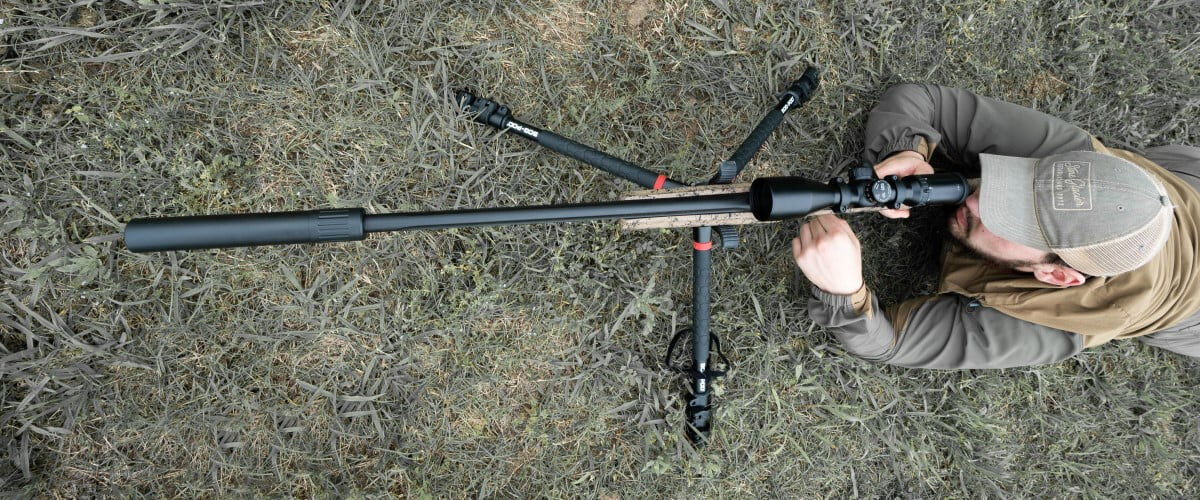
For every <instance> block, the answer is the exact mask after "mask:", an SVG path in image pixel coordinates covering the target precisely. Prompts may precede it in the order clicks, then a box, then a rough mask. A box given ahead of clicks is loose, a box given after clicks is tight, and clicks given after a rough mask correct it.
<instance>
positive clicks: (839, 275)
mask: <svg viewBox="0 0 1200 500" xmlns="http://www.w3.org/2000/svg"><path fill="white" fill-rule="evenodd" d="M792 257H795V259H796V265H798V266H800V270H801V271H803V272H804V275H805V276H807V277H808V280H809V281H811V282H812V284H813V285H815V286H816V287H817V288H820V289H822V290H825V291H826V292H829V293H832V294H835V295H850V294H852V293H854V292H857V291H858V289H859V288H862V286H863V277H862V247H861V246H860V245H859V243H858V236H855V235H854V231H852V230H851V229H850V225H849V224H847V223H846V221H844V220H842V219H839V218H837V216H834V215H822V216H820V217H814V218H813V219H811V220H809V221H808V222H807V223H805V224H804V225H803V226H800V236H797V237H796V238H795V239H793V240H792Z"/></svg>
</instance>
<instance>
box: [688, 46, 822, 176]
mask: <svg viewBox="0 0 1200 500" xmlns="http://www.w3.org/2000/svg"><path fill="white" fill-rule="evenodd" d="M819 80H820V76H819V73H818V72H817V69H816V68H811V67H810V68H808V69H806V70H804V75H803V76H801V77H800V79H798V80H796V81H794V82H792V85H791V86H790V87H789V88H788V90H787V92H784V93H783V96H781V97H780V98H779V102H778V103H777V104H775V107H774V108H771V110H770V111H768V112H767V115H766V116H764V117H763V118H762V120H759V122H758V125H757V126H755V127H754V130H753V131H751V132H750V136H749V137H747V138H746V140H745V141H742V144H741V145H740V146H738V148H737V150H736V151H734V152H733V156H731V157H730V158H729V161H731V162H733V163H734V164H736V166H737V168H736V169H731V171H732V175H730V174H729V173H727V172H720V173H718V174H717V175H716V176H715V177H713V178H712V180H711V181H709V184H714V183H721V184H724V183H728V182H733V178H734V177H737V174H739V173H741V171H742V169H744V168H746V164H747V163H750V159H751V158H754V155H755V154H756V153H758V150H759V149H762V146H763V143H764V142H766V141H767V137H770V136H771V132H774V131H775V129H776V128H779V124H781V123H783V115H785V114H787V112H788V111H791V110H793V109H796V108H799V107H800V106H801V105H803V104H804V103H805V102H808V100H809V99H810V98H812V95H813V92H815V91H816V90H817V83H818V81H819Z"/></svg>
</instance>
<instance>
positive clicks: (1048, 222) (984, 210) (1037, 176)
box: [979, 151, 1175, 276]
mask: <svg viewBox="0 0 1200 500" xmlns="http://www.w3.org/2000/svg"><path fill="white" fill-rule="evenodd" d="M979 162H980V165H981V166H982V170H983V176H982V183H981V186H980V192H979V217H980V219H981V220H982V221H983V225H984V226H985V227H987V228H988V230H990V231H991V232H993V233H995V234H996V235H998V236H1000V237H1001V238H1004V239H1007V240H1010V241H1014V242H1016V243H1020V244H1022V245H1025V246H1028V247H1032V248H1036V249H1039V250H1045V251H1047V252H1053V253H1055V254H1057V255H1058V256H1059V257H1060V258H1062V260H1063V262H1066V263H1067V264H1068V265H1070V266H1071V267H1073V268H1075V269H1076V270H1078V271H1080V272H1083V273H1086V274H1089V275H1092V276H1115V275H1117V274H1121V273H1123V272H1126V271H1131V270H1133V269H1137V268H1138V267H1141V266H1142V265H1143V264H1145V263H1147V262H1149V261H1150V259H1151V258H1153V257H1154V256H1155V255H1156V254H1157V253H1158V251H1159V250H1161V249H1162V247H1163V245H1165V244H1166V242H1167V238H1168V237H1169V236H1170V234H1171V224H1172V221H1173V219H1174V213H1175V205H1174V204H1173V203H1172V202H1171V199H1170V197H1168V195H1167V191H1166V189H1165V188H1164V187H1163V185H1162V183H1160V182H1159V181H1158V180H1157V179H1155V178H1154V176H1153V175H1151V174H1150V173H1149V172H1146V171H1145V170H1143V169H1142V168H1141V167H1138V166H1137V165H1134V164H1133V163H1131V162H1129V161H1126V160H1124V159H1122V158H1118V157H1116V156H1112V155H1106V154H1102V153H1097V152H1094V151H1072V152H1069V153H1060V154H1056V155H1053V156H1048V157H1046V158H1041V159H1039V158H1021V157H1015V156H999V155H992V154H981V155H979Z"/></svg>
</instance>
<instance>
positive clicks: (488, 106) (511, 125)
mask: <svg viewBox="0 0 1200 500" xmlns="http://www.w3.org/2000/svg"><path fill="white" fill-rule="evenodd" d="M458 102H459V105H460V106H462V109H463V110H464V111H467V112H471V113H475V117H474V120H475V121H477V122H479V123H482V124H484V125H488V126H490V127H494V128H496V129H499V130H510V131H512V132H513V133H514V134H517V135H519V136H521V137H524V138H526V139H529V140H531V141H533V142H536V143H538V145H540V146H543V147H545V148H547V149H550V150H552V151H554V152H556V153H559V154H561V155H563V156H566V157H568V158H572V159H575V160H579V161H581V162H584V163H587V164H588V165H591V166H593V167H596V168H598V169H600V170H603V171H605V172H608V173H610V174H612V175H615V176H617V177H620V178H622V179H625V180H627V181H629V182H632V183H634V184H637V185H639V186H642V187H646V188H651V189H662V188H677V187H685V186H687V184H684V183H682V182H679V181H675V180H671V179H669V178H667V176H666V174H660V173H657V172H652V171H650V170H646V169H644V168H642V167H639V166H637V165H634V164H633V163H630V162H627V161H625V160H622V159H620V158H617V157H615V156H613V155H610V154H608V153H605V152H603V151H600V150H598V149H595V148H592V147H589V146H585V145H583V144H580V143H578V142H575V141H572V140H571V139H567V138H566V137H563V136H561V135H558V134H556V133H554V132H551V131H549V130H543V129H540V128H537V127H534V126H533V125H529V124H527V123H522V122H521V121H519V120H517V119H516V118H513V117H512V112H511V110H509V109H508V106H502V105H500V104H498V103H496V102H495V101H492V100H490V99H484V98H482V97H475V96H474V95H473V94H471V93H468V92H459V93H458Z"/></svg>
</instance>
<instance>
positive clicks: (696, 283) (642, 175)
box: [458, 68, 819, 443]
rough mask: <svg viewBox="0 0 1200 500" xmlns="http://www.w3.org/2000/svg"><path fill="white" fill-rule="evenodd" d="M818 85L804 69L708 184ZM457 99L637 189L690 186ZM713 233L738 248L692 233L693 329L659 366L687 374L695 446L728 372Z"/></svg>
mask: <svg viewBox="0 0 1200 500" xmlns="http://www.w3.org/2000/svg"><path fill="white" fill-rule="evenodd" d="M818 82H819V76H818V72H817V70H816V68H808V69H806V70H805V72H804V74H803V76H801V77H800V79H798V80H796V81H794V82H792V84H791V86H790V87H788V89H787V91H786V92H784V93H783V95H782V96H781V97H780V98H779V101H778V102H777V103H776V104H775V106H774V107H773V108H771V110H770V111H768V112H767V114H766V116H764V117H763V118H762V119H761V120H759V122H758V125H757V126H755V127H754V130H753V131H751V132H750V136H749V137H747V138H746V139H745V140H744V141H742V144H741V145H740V146H738V148H737V150H735V151H734V153H733V156H731V157H730V158H729V159H728V160H726V161H724V162H721V164H720V165H719V166H718V168H717V172H716V173H715V174H714V175H713V176H712V178H710V179H709V180H708V182H707V184H730V183H732V182H733V181H734V179H735V178H737V176H738V174H739V173H741V172H742V170H743V169H745V168H746V165H747V164H749V163H750V160H751V159H752V158H754V155H755V154H756V153H758V151H759V150H760V149H762V146H763V143H765V142H766V141H767V138H768V137H770V135H771V133H772V132H774V131H775V129H776V128H779V125H780V124H782V123H783V116H784V115H785V114H787V112H788V111H792V110H794V109H797V108H799V107H800V106H802V105H804V103H806V102H808V100H809V99H810V98H812V95H813V93H814V92H816V90H817V86H818ZM458 99H459V103H460V104H462V105H463V108H464V110H466V111H469V112H471V113H472V114H473V115H474V119H475V121H477V122H479V123H482V124H484V125H488V126H491V127H493V128H496V129H499V130H510V131H512V132H513V133H514V134H517V135H518V136H520V137H523V138H525V139H528V140H530V141H533V142H536V143H537V144H538V145H540V146H544V147H546V148H549V149H551V150H553V151H555V152H557V153H559V154H562V155H564V156H567V157H569V158H573V159H575V160H579V161H581V162H584V163H587V164H588V165H591V166H593V167H596V168H598V169H600V170H603V171H605V172H608V173H610V174H612V175H615V176H617V177H620V178H622V179H625V180H628V181H630V182H633V183H634V184H637V185H639V186H642V187H645V188H650V189H655V190H657V189H663V188H680V187H686V186H688V184H685V183H683V182H680V181H677V180H673V179H671V178H669V177H667V175H666V174H663V173H657V172H653V171H650V170H646V169H644V168H642V167H639V166H637V165H634V164H633V163H630V162H628V161H625V160H622V159H619V158H616V157H614V156H612V155H609V154H607V153H604V152H602V151H598V150H596V149H593V148H591V147H588V146H585V145H583V144H580V143H578V142H575V141H572V140H570V139H567V138H565V137H562V136H560V135H558V134H555V133H554V132H550V131H548V130H542V129H539V128H537V127H534V126H531V125H529V124H527V123H523V122H521V121H519V120H517V119H516V118H513V117H512V114H511V111H510V110H509V108H508V107H507V106H504V105H501V104H498V103H496V102H494V101H491V100H488V99H484V98H480V97H475V96H473V95H471V94H470V93H467V92H460V93H459V94H458ZM714 232H715V233H716V234H717V236H718V237H719V238H720V243H721V248H726V249H732V248H736V247H737V246H738V242H739V238H738V233H737V230H736V229H735V228H734V227H731V226H716V227H711V226H699V227H695V228H692V324H691V326H690V327H686V328H683V329H681V330H679V331H677V332H675V336H674V337H673V338H672V339H671V341H670V343H669V344H668V347H667V353H666V356H664V361H663V363H664V364H665V365H666V366H667V367H669V368H673V369H676V370H678V371H682V372H684V373H687V374H688V375H689V376H690V378H691V380H690V384H689V389H690V391H689V394H688V403H687V407H686V408H685V412H686V415H687V428H686V432H687V436H688V438H689V439H691V440H692V442H694V443H703V442H704V441H705V440H707V438H708V436H709V433H710V430H711V428H712V421H713V415H712V393H711V388H712V383H713V380H714V379H716V378H719V377H722V376H724V375H725V372H726V371H727V370H728V369H729V367H730V366H729V361H728V360H727V359H726V358H725V356H724V354H723V353H722V352H721V350H720V346H721V343H720V339H719V337H717V335H716V334H714V333H713V332H712V330H711V327H710V324H711V321H710V319H711V315H710V304H711V302H712V248H713V233H714ZM688 333H691V340H692V364H691V366H689V367H686V368H678V367H675V366H674V365H673V363H672V357H673V355H674V352H675V346H676V345H677V344H678V342H679V341H680V339H682V338H684V337H685V336H686V335H687V334H688ZM714 348H715V350H716V351H717V354H718V356H719V357H720V358H721V361H722V362H723V363H724V365H725V366H724V369H722V370H717V369H714V367H713V364H712V361H713V360H712V359H710V358H711V356H710V353H711V351H712V350H714Z"/></svg>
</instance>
